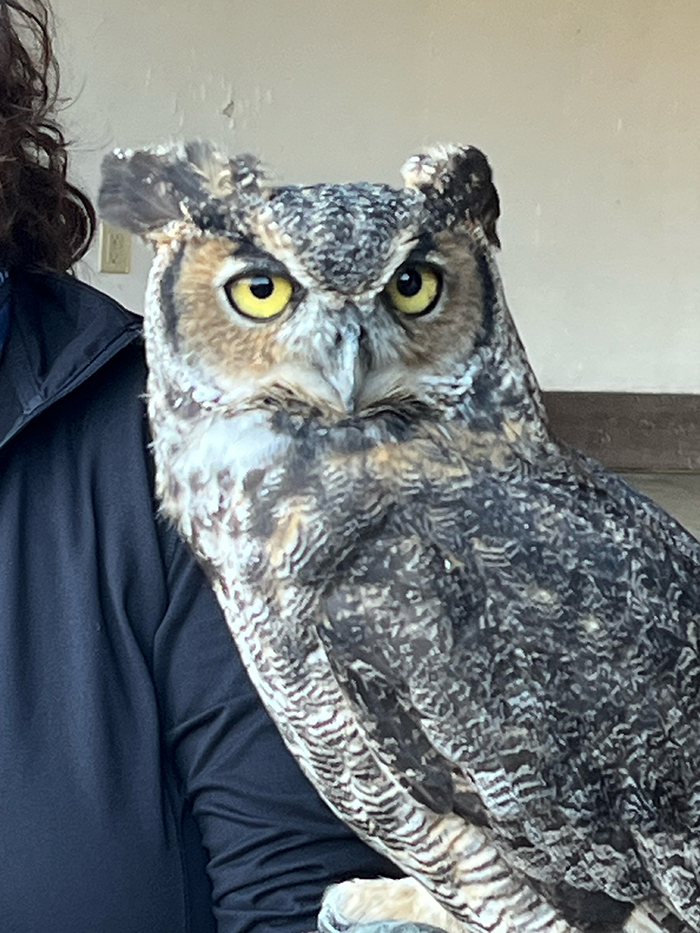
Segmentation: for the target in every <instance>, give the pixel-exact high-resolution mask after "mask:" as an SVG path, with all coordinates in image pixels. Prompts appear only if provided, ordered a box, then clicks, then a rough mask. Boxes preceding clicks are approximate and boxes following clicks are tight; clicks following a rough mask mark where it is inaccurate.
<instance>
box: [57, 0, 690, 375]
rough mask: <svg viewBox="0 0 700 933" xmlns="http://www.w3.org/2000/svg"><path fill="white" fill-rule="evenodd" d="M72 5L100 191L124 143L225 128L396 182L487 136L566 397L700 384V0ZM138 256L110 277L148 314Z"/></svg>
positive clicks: (510, 250) (240, 142) (552, 371)
mask: <svg viewBox="0 0 700 933" xmlns="http://www.w3.org/2000/svg"><path fill="white" fill-rule="evenodd" d="M54 3H55V8H56V13H57V17H58V28H59V33H60V46H59V47H60V50H61V53H62V56H63V72H64V78H65V89H66V90H67V91H68V92H69V93H74V94H75V93H77V94H78V100H77V103H76V104H75V105H74V106H73V107H72V108H71V109H70V110H69V111H67V113H66V115H65V119H66V121H67V122H68V125H69V130H70V133H71V135H72V137H73V138H74V139H75V140H76V150H77V158H76V160H75V168H74V171H75V174H76V176H77V178H78V179H79V180H80V181H82V183H84V184H85V185H86V186H87V188H88V189H89V190H90V191H91V192H92V193H94V192H95V189H96V186H97V179H98V165H99V160H100V158H101V156H102V154H103V153H104V152H105V151H107V150H108V149H110V148H111V147H113V146H117V145H120V146H138V145H142V144H148V143H156V142H163V141H167V140H169V139H175V138H180V137H193V136H208V137H212V138H214V139H216V140H217V141H219V143H220V144H221V145H222V146H223V147H225V148H226V149H228V150H230V151H243V150H248V151H254V152H256V153H258V154H259V155H261V156H262V157H263V158H264V159H265V160H266V161H267V162H268V163H269V164H270V165H272V166H273V167H274V168H275V169H276V171H277V174H278V176H279V178H280V179H281V180H283V181H288V182H315V181H321V180H359V179H364V178H366V179H370V180H377V181H385V180H386V181H391V182H394V183H396V182H398V180H399V176H398V169H399V167H400V165H401V164H402V162H403V160H404V159H405V157H406V156H407V155H409V154H410V153H411V152H412V151H416V150H418V149H420V147H421V146H422V145H423V144H424V143H426V142H431V141H454V142H461V143H473V144H475V145H478V146H480V147H481V148H482V149H483V150H484V151H485V152H486V153H487V154H488V156H489V158H490V159H491V162H492V165H493V167H494V171H495V177H496V181H497V184H498V186H499V189H500V192H501V197H502V202H503V221H502V227H501V233H502V240H503V246H504V248H503V252H502V255H501V268H502V271H503V274H504V278H505V284H506V291H507V294H508V295H509V299H510V305H511V308H512V311H513V314H514V316H515V319H516V321H517V323H518V325H519V327H520V330H521V332H522V335H523V337H524V340H525V343H526V345H527V347H528V350H529V353H530V356H531V359H532V361H533V364H534V366H535V369H536V371H537V373H538V375H539V377H540V380H541V382H542V383H543V385H544V386H545V388H550V389H622V390H646V391H689V392H700V268H699V266H698V256H699V255H700V177H699V176H700V52H699V51H698V49H699V48H700V3H699V2H698V0H613V2H611V0H578V2H574V0H301V2H298V0H294V2H292V0H287V2H284V0H166V2H154V0H151V2H142V0H131V2H129V0H54ZM224 110H226V111H227V113H231V114H232V117H231V118H229V117H228V116H226V115H224V113H223V111H224ZM136 258H137V261H136V263H135V268H134V271H133V272H132V274H131V275H130V276H122V277H119V276H103V275H98V274H97V273H95V272H94V271H93V272H89V273H88V274H89V276H90V280H91V281H92V282H93V283H94V284H95V285H97V286H98V287H101V288H104V289H106V290H109V291H111V292H112V293H113V294H115V295H117V296H118V297H120V298H121V299H122V300H123V301H124V302H125V303H126V304H127V305H130V306H132V307H137V306H138V304H139V302H140V295H141V290H142V287H143V278H144V275H145V269H146V266H147V255H146V253H145V252H144V251H140V252H139V253H138V255H137V257H136ZM92 264H93V268H94V261H93V263H92Z"/></svg>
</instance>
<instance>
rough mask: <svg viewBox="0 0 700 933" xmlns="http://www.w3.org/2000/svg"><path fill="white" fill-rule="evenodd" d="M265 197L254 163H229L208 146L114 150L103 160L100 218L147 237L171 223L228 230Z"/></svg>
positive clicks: (248, 158)
mask: <svg viewBox="0 0 700 933" xmlns="http://www.w3.org/2000/svg"><path fill="white" fill-rule="evenodd" d="M266 199H267V189H266V186H265V181H264V176H263V173H262V171H261V170H260V167H259V165H258V163H257V161H256V160H255V159H253V158H252V157H251V156H239V157H237V158H235V159H227V158H225V157H224V156H222V155H221V154H220V153H219V152H218V151H217V150H216V149H215V147H214V146H213V145H212V144H211V143H208V142H201V141H196V142H190V143H185V144H181V145H177V146H172V147H170V148H158V149H139V150H135V151H131V150H116V151H114V152H112V153H110V154H109V155H107V156H106V157H105V158H104V160H103V162H102V184H101V187H100V193H99V197H98V210H99V213H100V216H101V217H103V218H104V219H105V220H107V221H109V222H110V223H112V224H114V225H115V226H117V227H122V228H123V229H125V230H130V231H131V232H132V233H136V234H138V235H139V236H142V237H145V238H149V237H151V236H155V235H157V234H158V232H159V231H160V230H162V228H163V227H165V226H167V225H168V224H169V223H171V222H172V221H177V220H188V221H191V222H192V223H194V224H196V225H197V226H200V227H202V229H209V228H211V227H213V226H223V227H228V226H230V225H231V223H232V218H233V216H234V215H235V213H236V211H237V210H238V209H240V208H241V207H243V206H244V204H245V206H247V207H250V206H251V202H255V201H258V202H260V201H264V200H266Z"/></svg>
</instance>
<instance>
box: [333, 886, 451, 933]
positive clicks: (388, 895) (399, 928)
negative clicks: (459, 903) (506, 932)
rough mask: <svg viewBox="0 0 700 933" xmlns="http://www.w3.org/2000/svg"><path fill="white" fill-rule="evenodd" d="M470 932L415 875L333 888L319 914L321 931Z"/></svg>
mask: <svg viewBox="0 0 700 933" xmlns="http://www.w3.org/2000/svg"><path fill="white" fill-rule="evenodd" d="M359 924H372V927H371V930H370V929H369V928H368V929H367V930H362V931H360V930H358V931H357V933H430V931H436V933H439V931H446V933H467V931H468V927H467V926H466V925H465V924H464V923H462V922H460V921H459V920H457V918H456V917H454V916H453V915H452V914H450V913H448V911H446V910H445V908H444V907H442V906H441V905H440V904H438V902H437V901H436V900H435V899H434V898H433V897H432V896H431V895H430V894H428V892H427V891H426V890H425V888H424V887H423V886H422V885H420V884H419V883H418V882H417V881H414V880H413V879H412V878H402V879H400V880H394V879H391V878H375V879H361V878H358V879H355V880H353V881H344V882H342V883H341V884H336V885H333V887H331V888H329V889H328V890H327V891H326V893H325V895H324V898H323V903H322V904H321V910H320V913H319V915H318V930H319V933H346V931H348V930H349V929H350V928H351V927H356V926H358V925H359Z"/></svg>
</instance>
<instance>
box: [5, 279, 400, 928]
mask: <svg viewBox="0 0 700 933" xmlns="http://www.w3.org/2000/svg"><path fill="white" fill-rule="evenodd" d="M10 285H11V314H10V326H9V333H8V337H7V341H6V343H5V347H4V351H3V355H2V358H1V359H0V929H1V930H2V931H3V933H39V931H41V933H185V931H189V933H211V931H214V930H219V931H220V933H224V931H225V933H233V931H241V933H242V931H268V930H278V931H290V933H292V931H303V930H310V929H313V928H314V918H315V913H316V910H317V906H318V902H319V898H320V895H321V892H322V890H323V888H324V887H325V886H326V885H327V884H328V883H329V882H331V881H333V880H337V879H339V878H344V877H349V876H352V875H355V874H361V875H374V874H381V873H385V872H386V871H387V866H386V864H385V863H384V862H383V861H382V860H380V859H379V857H378V856H376V855H375V854H373V853H372V852H371V851H370V850H369V849H367V848H366V847H365V846H364V845H363V844H361V843H360V842H359V841H358V840H357V839H356V838H355V837H354V836H353V835H352V834H351V833H350V832H349V831H348V830H347V829H346V828H345V827H344V826H342V825H341V824H340V823H339V822H338V821H337V820H336V819H335V818H334V817H333V816H332V815H331V814H330V812H329V811H328V810H327V809H326V807H325V806H324V805H323V804H322V803H321V801H320V800H319V798H318V797H317V795H316V793H315V791H313V789H312V788H311V786H310V785H309V784H308V783H307V781H306V779H305V778H304V777H303V776H302V774H301V773H300V771H299V769H298V767H297V765H296V763H295V762H294V761H293V759H292V758H291V756H290V755H289V753H288V752H287V751H286V749H285V748H284V746H283V745H282V742H281V740H280V738H279V737H278V735H277V732H276V730H275V729H274V728H273V726H272V724H271V723H270V721H269V719H268V718H267V715H266V714H265V713H264V712H263V710H262V708H261V706H260V704H259V702H258V700H257V697H256V695H255V693H254V691H253V689H252V687H251V686H250V684H249V682H248V679H247V677H246V675H245V673H244V671H243V669H242V667H241V664H240V661H239V659H238V656H237V654H236V652H235V650H234V647H233V643H232V641H231V638H230V636H229V634H228V631H227V630H226V627H225V624H224V622H223V619H222V617H221V615H220V613H219V610H218V607H217V605H216V603H215V601H214V598H213V596H212V595H211V592H210V590H209V589H208V587H207V586H206V584H205V583H204V581H203V577H202V575H201V573H200V571H199V569H198V567H197V566H196V565H195V563H194V561H193V560H192V558H191V556H190V554H189V553H188V551H187V550H186V548H185V547H184V546H183V545H182V544H181V542H180V541H179V539H178V538H177V537H176V535H175V534H174V532H173V531H172V530H171V529H170V528H169V527H167V526H166V525H165V523H163V522H161V521H160V520H158V519H157V518H156V517H155V508H154V503H153V494H152V465H151V462H150V458H149V456H148V454H147V448H146V445H147V442H148V435H147V425H146V421H145V416H144V406H143V399H142V395H143V392H144V378H145V369H144V360H143V352H142V345H141V339H140V326H139V320H138V319H137V318H135V317H134V316H133V315H130V314H129V313H128V312H126V311H124V309H123V308H121V307H120V306H119V305H117V304H116V303H115V302H113V301H112V300H111V299H109V298H106V297H105V296H104V295H102V294H100V293H99V292H96V291H95V290H94V289H91V288H90V287H88V286H86V285H84V284H81V283H79V282H77V281H75V280H73V279H71V278H69V277H68V276H56V275H48V274H46V275H44V274H21V275H14V274H13V276H12V277H11V280H10ZM192 814H193V815H194V819H193V818H192ZM202 840H203V843H204V845H202ZM207 871H208V875H207ZM212 904H213V913H214V915H215V916H216V922H215V920H214V917H213V916H212Z"/></svg>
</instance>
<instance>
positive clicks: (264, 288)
mask: <svg viewBox="0 0 700 933" xmlns="http://www.w3.org/2000/svg"><path fill="white" fill-rule="evenodd" d="M274 290H275V285H274V282H273V281H272V279H271V278H270V277H269V276H268V275H256V276H253V278H252V279H251V280H250V291H251V293H252V294H253V295H254V296H255V297H256V298H259V299H260V300H263V299H264V298H269V297H270V295H271V294H272V293H273V291H274Z"/></svg>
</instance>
